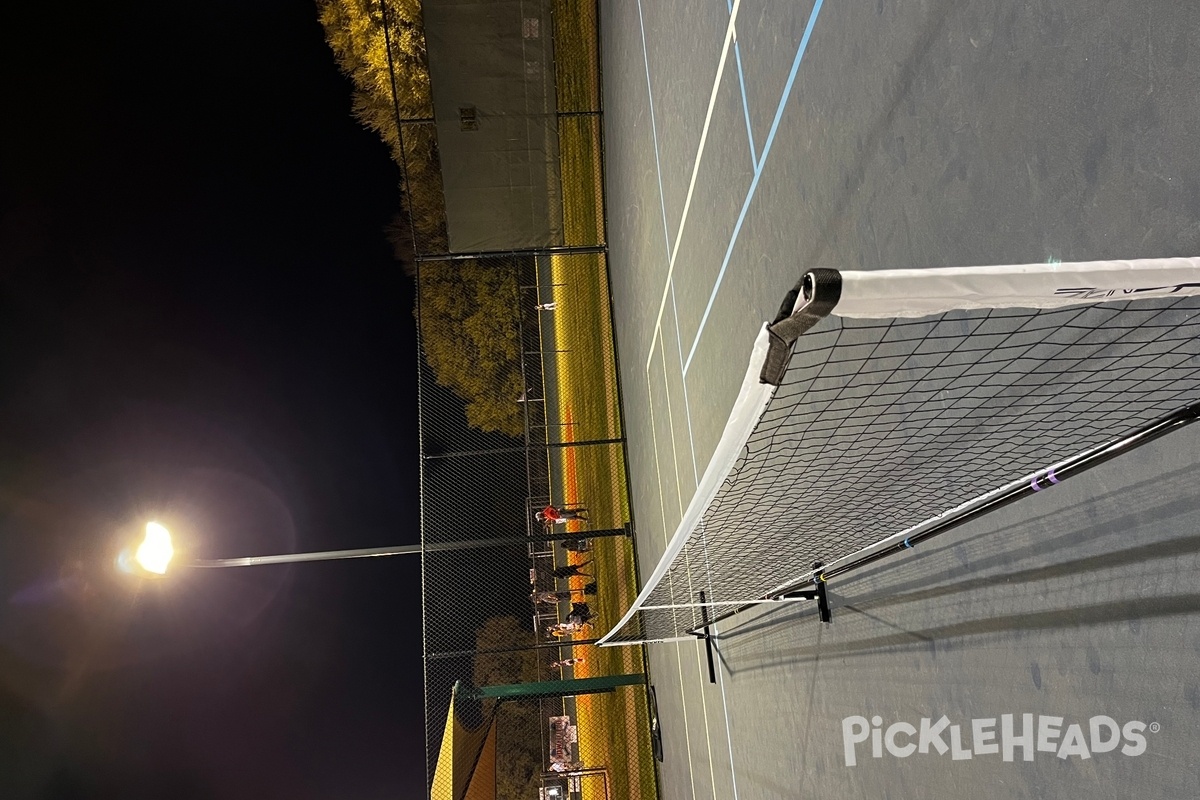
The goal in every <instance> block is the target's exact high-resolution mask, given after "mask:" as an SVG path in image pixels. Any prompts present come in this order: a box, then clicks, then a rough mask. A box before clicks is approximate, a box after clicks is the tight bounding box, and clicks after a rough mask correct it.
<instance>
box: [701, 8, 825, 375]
mask: <svg viewBox="0 0 1200 800" xmlns="http://www.w3.org/2000/svg"><path fill="white" fill-rule="evenodd" d="M824 2H825V0H816V2H815V3H814V4H813V10H812V14H810V15H809V17H808V25H806V26H805V27H804V36H803V37H802V38H801V39H800V47H798V48H797V49H796V58H795V59H794V60H793V61H792V71H791V72H790V73H789V74H788V79H787V84H786V85H785V86H784V87H783V95H782V96H781V97H780V98H779V106H778V107H777V108H776V109H775V119H774V120H773V121H772V122H771V131H770V133H768V134H767V141H766V142H765V143H764V144H763V151H762V156H761V157H760V158H759V159H758V167H756V168H755V170H754V180H753V181H751V182H750V191H749V192H747V193H746V200H745V201H744V202H743V203H742V211H741V213H740V214H738V218H737V224H736V225H734V226H733V236H731V237H730V239H729V247H727V248H725V259H724V260H723V261H722V262H721V271H720V272H718V273H717V282H716V283H715V284H713V288H712V294H710V295H709V296H708V305H707V306H705V307H704V316H702V317H701V318H700V328H699V329H698V330H697V331H696V338H695V339H693V340H692V349H691V350H690V351H689V352H688V357H687V361H686V362H684V365H683V374H684V375H685V376H686V375H687V372H688V369H689V368H690V367H691V366H692V357H693V356H694V355H696V346H697V345H698V344H699V343H700V337H701V336H702V335H703V334H704V326H705V324H707V322H708V315H709V314H710V313H711V312H712V307H713V301H714V300H716V299H717V290H719V289H720V288H721V281H723V280H724V279H725V270H726V269H728V267H729V257H730V256H731V255H732V254H733V246H734V244H736V243H737V238H738V234H739V233H741V232H742V223H743V222H745V221H746V212H747V211H748V210H749V209H750V201H751V200H753V199H754V193H755V192H756V191H758V179H759V178H761V177H762V173H763V167H764V166H766V163H767V156H768V155H770V153H771V145H772V143H774V141H775V133H776V132H777V131H778V130H779V121H780V120H781V119H783V109H784V107H785V106H786V105H787V99H788V95H790V94H791V93H792V86H793V85H795V83H796V73H797V72H799V71H800V62H801V61H802V60H803V58H804V51H805V50H807V49H808V40H809V38H810V37H811V36H812V31H813V26H814V25H816V24H817V15H818V14H820V13H821V6H822V5H824Z"/></svg>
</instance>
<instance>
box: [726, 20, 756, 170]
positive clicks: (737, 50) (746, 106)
mask: <svg viewBox="0 0 1200 800" xmlns="http://www.w3.org/2000/svg"><path fill="white" fill-rule="evenodd" d="M725 7H726V8H727V9H729V15H730V16H733V0H725ZM733 57H734V59H735V60H736V61H737V68H738V85H740V86H741V87H742V113H743V114H745V115H746V139H747V140H748V141H749V142H750V166H751V167H752V168H754V169H758V155H757V154H756V153H755V152H754V129H753V128H751V127H750V103H749V101H747V100H746V76H745V74H743V72H742V48H741V46H740V45H739V44H738V40H737V32H736V31H734V34H733Z"/></svg>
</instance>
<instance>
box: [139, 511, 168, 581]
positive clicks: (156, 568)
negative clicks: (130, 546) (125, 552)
mask: <svg viewBox="0 0 1200 800" xmlns="http://www.w3.org/2000/svg"><path fill="white" fill-rule="evenodd" d="M174 555H175V548H174V547H173V546H172V545H171V532H170V531H168V530H167V529H166V528H164V527H163V526H162V525H159V524H158V523H157V522H148V523H146V538H145V539H144V540H143V541H142V543H141V544H140V545H138V549H137V552H136V553H134V556H133V558H134V560H135V561H137V563H138V564H139V565H140V566H141V567H142V569H144V570H146V571H147V572H153V573H154V574H155V575H163V574H165V573H166V571H167V566H168V565H169V564H170V563H171V557H172V556H174Z"/></svg>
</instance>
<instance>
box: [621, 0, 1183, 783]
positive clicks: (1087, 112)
mask: <svg viewBox="0 0 1200 800" xmlns="http://www.w3.org/2000/svg"><path fill="white" fill-rule="evenodd" d="M602 14H603V17H602V36H603V58H604V103H605V126H606V127H605V133H606V146H607V160H606V165H607V173H606V180H607V188H608V196H607V207H608V217H609V227H608V239H609V243H610V265H611V271H612V278H613V285H612V288H613V295H614V308H615V313H616V328H617V338H618V347H619V350H620V359H621V379H622V382H623V391H624V403H625V411H626V417H627V419H626V423H627V431H628V436H629V442H630V443H629V456H630V469H631V477H632V489H633V507H634V515H635V521H636V526H637V535H638V545H639V548H640V559H641V569H642V573H643V575H645V574H648V573H649V572H650V570H651V569H652V568H653V566H654V565H655V564H656V563H657V561H658V557H659V555H660V553H661V552H662V550H663V548H664V546H665V543H666V540H667V539H668V538H669V537H670V536H671V535H672V533H673V532H674V530H675V526H676V524H677V523H678V521H679V518H680V516H681V514H682V511H683V509H684V508H686V506H687V503H688V501H689V499H690V497H691V494H692V492H693V491H694V489H695V486H696V483H697V480H698V477H699V476H700V475H702V474H703V472H704V469H705V466H706V465H707V463H708V459H709V457H710V455H711V452H712V449H713V447H714V446H715V444H716V442H717V440H718V439H719V437H720V435H721V431H722V430H723V428H724V425H725V420H726V417H727V416H728V413H729V408H730V405H731V403H732V402H733V399H734V398H735V397H736V395H737V391H738V386H739V383H740V380H741V375H742V372H743V371H744V367H745V364H746V361H747V358H748V353H749V348H750V344H751V342H752V341H753V339H754V335H755V333H756V332H757V330H758V328H759V326H760V325H761V323H762V321H763V320H764V319H768V318H771V317H773V316H774V313H775V311H776V309H777V307H778V305H779V302H780V300H781V298H782V296H783V293H784V292H785V291H786V290H787V289H788V288H789V287H790V286H791V285H792V284H793V283H794V282H795V281H796V280H797V278H798V277H799V276H800V275H801V274H802V272H803V271H804V270H806V269H809V268H812V267H816V266H833V267H839V268H844V269H879V268H913V267H941V266H967V265H983V264H1001V263H1027V262H1041V261H1047V260H1051V259H1060V260H1064V261H1072V260H1094V259H1102V258H1143V257H1158V256H1172V255H1180V256H1195V255H1197V254H1200V134H1198V133H1197V131H1198V130H1200V5H1197V4H1195V3H1179V2H1177V0H1150V1H1149V2H1146V1H1143V2H1129V1H1126V0H1113V1H1112V2H1103V3H1098V2H1087V1H1085V0H1064V1H1063V2H1010V1H1009V0H993V1H991V2H954V1H953V0H919V1H918V0H912V1H906V2H896V1H895V0H866V1H865V2H854V3H851V2H835V0H818V2H816V3H813V2H812V0H799V1H798V2H785V1H784V0H767V1H764V2H749V0H747V1H746V2H740V3H732V2H725V1H724V0H720V1H717V0H704V2H668V1H667V0H657V1H656V2H648V1H647V0H642V1H641V2H640V3H639V2H638V1H637V0H613V2H608V3H604V4H602ZM1197 453H1200V430H1193V429H1187V430H1185V431H1183V432H1181V433H1179V434H1175V435H1173V436H1171V437H1168V438H1167V439H1164V440H1162V441H1160V442H1157V443H1155V444H1152V445H1150V446H1148V447H1147V448H1144V449H1142V450H1140V451H1137V452H1136V453H1134V454H1132V455H1130V456H1128V457H1126V458H1124V459H1120V460H1117V461H1114V462H1111V463H1109V464H1106V465H1104V466H1102V467H1100V468H1098V469H1096V470H1094V471H1093V472H1092V473H1089V474H1087V475H1085V476H1083V477H1080V478H1077V479H1074V480H1073V481H1070V482H1067V483H1065V484H1063V485H1062V486H1061V487H1057V488H1056V489H1055V490H1054V491H1053V492H1047V493H1043V494H1042V495H1039V496H1038V497H1036V498H1032V499H1030V500H1028V501H1025V502H1023V503H1021V504H1018V505H1015V506H1012V507H1009V508H1007V509H1004V510H1002V511H999V512H997V513H995V514H993V515H991V516H989V517H987V518H985V519H984V520H981V521H978V522H976V523H972V524H971V525H968V526H965V527H963V528H960V529H959V530H957V531H955V532H953V533H950V534H947V535H946V536H944V537H942V538H941V539H939V540H937V541H936V542H935V543H932V544H930V545H929V546H927V548H925V549H924V550H922V551H920V552H916V553H914V554H913V555H912V556H911V557H909V558H900V559H895V560H891V561H889V562H885V564H884V565H879V566H876V567H875V568H872V569H870V570H868V571H866V572H864V573H862V574H860V575H857V576H855V577H853V578H851V579H847V580H844V581H841V582H839V583H838V584H837V585H836V586H833V587H832V589H833V592H834V594H835V600H836V606H837V607H835V610H834V623H833V625H831V626H828V627H822V626H819V625H818V624H817V623H816V622H815V620H814V619H813V612H812V611H811V610H810V609H808V608H792V609H790V610H788V611H786V612H785V611H778V610H777V611H774V612H772V613H770V614H760V615H759V616H758V617H754V616H750V617H747V618H744V619H740V620H739V621H738V622H737V623H736V624H731V625H730V626H729V627H728V629H726V630H724V631H722V633H721V636H720V639H719V642H718V654H717V657H718V658H717V662H718V663H717V667H718V669H717V672H718V678H719V680H718V682H717V683H716V684H710V683H709V682H708V676H707V665H706V660H705V653H704V648H703V645H701V644H698V643H697V644H693V643H687V644H683V645H676V644H663V645H654V646H651V647H650V663H651V670H652V677H653V682H654V684H655V687H656V691H657V697H658V704H659V709H660V713H661V714H662V721H663V737H664V746H665V751H666V752H665V760H664V763H663V765H662V787H663V795H664V797H667V798H692V797H694V798H708V797H713V798H773V797H803V796H815V795H828V796H832V797H860V796H861V797H893V798H903V797H950V796H955V797H957V796H961V795H962V794H963V793H964V792H975V791H986V792H987V793H988V794H990V795H992V796H996V797H1080V796H1133V795H1134V794H1136V795H1137V796H1140V797H1164V798H1165V797H1196V796H1200V779H1198V778H1197V770H1196V769H1195V767H1194V763H1195V757H1194V753H1195V752H1197V750H1198V749H1200V747H1198V746H1200V737H1198V736H1197V731H1196V729H1197V722H1198V721H1200V593H1198V590H1197V588H1196V583H1195V579H1196V577H1197V576H1198V575H1200V572H1198V570H1197V566H1198V563H1197V552H1198V551H1200V538H1198V532H1200V497H1197V490H1196V488H1195V487H1197V486H1200V468H1198V466H1197V463H1198V461H1200V459H1198V458H1197V456H1196V454H1197ZM747 553H748V557H758V558H769V557H770V554H769V553H755V551H754V550H753V543H748V547H747ZM1025 714H1031V715H1033V716H1032V718H1031V722H1032V724H1033V725H1034V726H1035V727H1037V726H1039V725H1042V724H1045V725H1047V726H1049V729H1051V730H1052V729H1053V728H1054V725H1055V724H1058V726H1059V733H1057V734H1054V736H1053V737H1052V738H1053V741H1054V742H1055V744H1054V745H1049V744H1048V745H1047V748H1046V749H1044V750H1038V749H1037V748H1036V746H1035V747H1034V748H1033V749H1032V750H1031V752H1030V755H1032V756H1033V759H1032V760H1031V761H1026V760H1025V755H1024V749H1023V748H1022V747H1021V746H1019V745H1018V746H1016V747H1015V749H1014V750H1013V752H1012V753H1011V754H1010V755H1011V756H1012V758H1013V760H1011V761H1006V760H1005V757H1004V753H1003V752H998V753H988V752H984V751H986V749H987V748H986V746H985V747H984V748H983V749H982V751H981V752H979V753H973V754H972V756H971V757H969V758H968V757H966V756H965V755H964V751H963V750H961V749H960V750H959V751H958V756H959V757H958V758H955V756H954V752H950V751H948V752H947V753H946V754H944V755H941V754H938V753H937V752H936V751H937V749H938V747H937V745H936V744H932V743H931V744H930V746H929V747H927V748H926V749H928V750H930V752H928V753H920V752H917V753H914V754H912V755H909V756H905V757H899V756H896V755H893V754H891V753H890V752H889V750H888V749H887V748H886V747H884V748H883V749H882V750H881V753H882V756H881V757H879V758H875V757H874V756H873V755H872V740H871V736H872V734H871V732H870V730H867V732H866V734H865V735H866V737H867V738H866V740H865V741H864V742H863V743H861V744H858V745H856V749H855V751H854V760H855V762H856V763H855V764H854V765H853V766H849V765H847V763H846V762H847V752H846V749H845V742H844V736H843V727H844V725H848V726H850V728H851V729H853V730H855V731H857V729H856V728H854V727H853V726H854V725H856V724H858V723H857V722H855V721H854V720H853V719H852V718H855V717H862V718H864V719H866V720H867V721H868V723H867V724H868V727H871V726H869V722H870V721H871V720H872V718H873V717H876V716H878V717H879V718H880V719H879V723H878V725H879V727H880V728H881V732H886V730H887V729H888V728H889V727H890V726H891V725H893V724H894V723H898V722H906V723H909V724H910V725H912V726H913V727H914V728H916V729H919V728H920V726H921V725H922V720H923V719H929V720H930V722H929V723H928V724H929V725H933V726H936V725H937V724H938V721H939V720H940V718H941V717H942V716H943V715H944V716H945V717H946V718H947V720H948V722H947V723H946V724H947V726H950V725H953V726H958V728H959V731H960V734H961V737H962V742H963V743H964V747H965V748H966V749H970V748H971V747H972V742H973V741H974V740H973V738H972V737H973V727H972V726H973V722H972V721H973V720H982V722H979V723H974V724H977V725H978V726H979V727H980V728H981V729H982V730H983V732H984V734H983V736H984V740H986V737H987V731H990V730H995V731H996V740H997V742H999V739H1000V729H1001V726H1002V724H1003V718H1004V715H1013V716H1012V718H1011V719H1012V720H1013V725H1014V726H1015V727H1014V734H1015V735H1017V736H1019V735H1020V734H1022V733H1023V732H1024V731H1023V730H1022V724H1023V723H1024V722H1025V721H1026V718H1025V717H1024V715H1025ZM1055 717H1061V718H1062V720H1061V721H1060V722H1059V723H1055V721H1054V719H1053V718H1055ZM1100 717H1109V718H1111V719H1112V720H1114V721H1115V722H1116V723H1117V724H1119V725H1121V726H1125V725H1126V724H1127V723H1131V722H1140V723H1144V725H1145V732H1144V734H1142V735H1144V737H1145V740H1146V745H1145V750H1144V752H1142V753H1141V754H1136V755H1131V754H1127V753H1124V752H1122V750H1123V749H1125V746H1126V745H1130V746H1129V750H1130V751H1136V750H1137V749H1138V748H1137V747H1136V746H1133V745H1131V744H1130V742H1129V741H1124V740H1122V741H1121V742H1120V743H1119V744H1118V745H1117V746H1116V747H1115V749H1113V750H1110V751H1106V752H1101V751H1102V750H1104V748H1105V747H1106V746H1107V745H1106V741H1107V738H1106V737H1107V734H1106V731H1107V730H1108V728H1106V727H1105V725H1106V723H1105V722H1104V721H1103V720H1101V721H1100V722H1098V723H1096V724H1097V725H1098V726H1099V729H1098V731H1097V735H1098V739H1097V743H1098V745H1099V746H1097V747H1095V748H1091V747H1090V746H1088V745H1090V744H1091V737H1092V731H1091V729H1090V726H1091V721H1092V720H1093V718H1100ZM848 719H849V720H850V721H849V722H844V721H845V720H848ZM988 720H991V721H992V722H991V723H989V722H988ZM1072 724H1078V725H1080V729H1079V730H1080V731H1081V732H1082V735H1083V737H1084V739H1087V740H1088V741H1086V742H1085V743H1084V745H1085V746H1084V749H1085V750H1087V751H1088V752H1087V755H1088V757H1086V758H1085V757H1083V755H1082V753H1081V752H1080V751H1079V747H1078V746H1075V737H1074V735H1073V734H1069V733H1068V731H1069V730H1070V726H1071V725H1072ZM1131 730H1133V732H1135V733H1136V732H1137V731H1138V730H1141V728H1139V727H1138V726H1134V728H1133V729H1131ZM950 738H951V734H950V733H949V727H947V728H945V732H944V733H943V735H942V736H941V737H940V739H939V741H942V740H944V741H946V742H947V743H949V740H950ZM1010 738H1011V737H1010ZM917 739H918V736H913V741H914V742H916V741H917ZM903 741H904V736H903V735H901V736H900V737H899V738H898V739H896V740H895V741H894V743H897V742H899V743H902V742H903ZM1064 742H1068V743H1070V744H1071V745H1072V746H1071V747H1067V748H1066V750H1065V751H1063V748H1062V747H1061V745H1062V744H1063V743H1064ZM1134 744H1136V742H1134ZM1093 749H1094V750H1095V751H1096V752H1091V751H1092V750H1093ZM1060 755H1062V756H1063V757H1061V758H1060V757H1059V756H1060Z"/></svg>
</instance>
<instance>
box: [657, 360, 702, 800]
mask: <svg viewBox="0 0 1200 800" xmlns="http://www.w3.org/2000/svg"><path fill="white" fill-rule="evenodd" d="M646 377H647V379H648V378H649V377H650V371H649V370H646ZM663 378H664V383H665V379H666V369H665V365H664V370H663ZM646 399H647V400H648V401H649V402H648V405H649V407H650V439H651V442H652V444H653V446H654V472H655V475H656V477H657V478H658V508H659V511H660V512H661V513H662V522H663V526H662V529H663V539H664V540H667V541H669V540H670V538H671V534H670V528H668V527H667V506H666V502H665V498H664V495H665V494H666V493H665V492H663V490H662V485H663V484H662V465H661V464H660V463H659V460H658V426H657V425H656V424H655V421H654V391H653V390H652V389H651V382H650V381H649V380H647V381H646ZM672 438H673V437H672ZM675 664H676V669H677V670H678V672H679V699H680V705H681V706H682V707H683V738H684V744H685V746H686V748H687V758H688V771H687V772H688V780H689V781H690V782H691V785H692V797H693V798H694V797H695V796H696V777H695V770H693V769H692V734H691V730H690V729H689V727H688V713H687V687H686V686H685V685H684V682H683V655H682V654H681V653H680V651H679V648H678V647H676V648H675Z"/></svg>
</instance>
